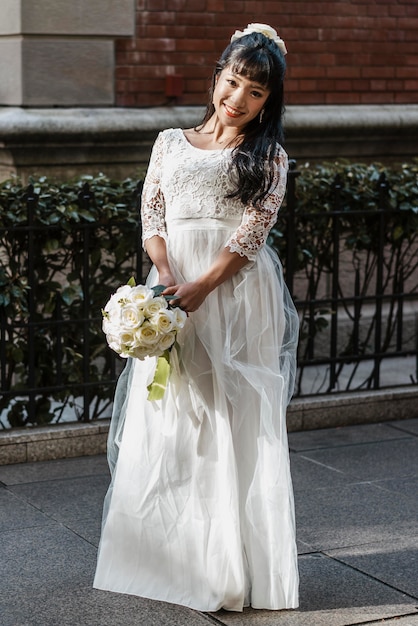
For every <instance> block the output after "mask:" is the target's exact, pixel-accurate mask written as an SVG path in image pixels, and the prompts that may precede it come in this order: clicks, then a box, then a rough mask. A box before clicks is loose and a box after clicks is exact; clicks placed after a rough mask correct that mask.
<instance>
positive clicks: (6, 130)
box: [0, 104, 418, 139]
mask: <svg viewBox="0 0 418 626" xmlns="http://www.w3.org/2000/svg"><path fill="white" fill-rule="evenodd" d="M203 113H204V108H203V107H198V106H183V107H182V106H174V107H169V106H167V107H151V108H146V109H145V108H144V109H140V108H137V109H133V108H126V109H125V108H113V107H109V108H86V107H81V108H75V107H72V108H62V109H57V108H20V107H0V136H1V137H2V138H4V139H7V138H9V137H18V136H21V135H24V136H28V135H29V136H30V135H38V134H43V135H46V136H48V135H79V134H84V133H92V134H96V133H97V134H102V133H104V134H106V135H108V134H113V133H124V132H125V133H132V132H140V131H155V132H158V131H159V130H163V129H164V128H169V127H171V126H175V127H177V126H181V127H186V126H189V125H193V124H196V122H198V121H199V120H200V119H201V118H202V116H203ZM285 126H286V129H287V135H289V136H295V137H296V136H305V135H306V133H309V134H317V133H318V132H319V131H321V133H326V134H327V135H331V136H332V135H335V133H336V132H337V133H341V132H346V133H348V134H351V133H352V132H353V131H354V130H356V129H357V130H361V131H362V132H363V133H370V132H373V133H375V132H377V133H385V134H391V135H392V134H396V135H398V134H399V133H405V134H408V133H410V132H411V131H413V132H417V131H418V107H417V106H416V105H413V104H405V105H383V104H382V105H371V104H370V105H368V104H367V105H366V104H365V105H350V106H348V105H338V106H336V105H323V106H322V105H321V106H318V105H311V106H300V105H293V106H292V105H289V106H288V107H287V108H286V113H285ZM362 138H364V134H363V135H362Z"/></svg>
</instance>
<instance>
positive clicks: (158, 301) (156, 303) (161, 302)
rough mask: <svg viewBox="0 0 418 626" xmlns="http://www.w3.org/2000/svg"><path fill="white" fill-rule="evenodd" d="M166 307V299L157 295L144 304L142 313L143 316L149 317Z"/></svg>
mask: <svg viewBox="0 0 418 626" xmlns="http://www.w3.org/2000/svg"><path fill="white" fill-rule="evenodd" d="M167 307H168V304H167V301H166V299H165V298H162V297H161V296H157V297H156V298H153V299H152V300H151V302H148V304H146V305H145V307H144V315H145V317H151V316H153V315H156V314H157V313H158V312H159V311H161V310H163V309H166V308H167Z"/></svg>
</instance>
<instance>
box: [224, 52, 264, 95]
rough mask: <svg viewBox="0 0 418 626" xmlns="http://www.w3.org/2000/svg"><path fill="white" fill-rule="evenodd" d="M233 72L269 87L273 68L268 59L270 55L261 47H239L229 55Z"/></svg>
mask: <svg viewBox="0 0 418 626" xmlns="http://www.w3.org/2000/svg"><path fill="white" fill-rule="evenodd" d="M228 65H229V67H230V69H231V71H232V72H233V73H234V74H239V75H240V76H244V77H245V78H247V79H248V80H251V81H252V82H254V83H258V84H259V85H262V86H263V87H267V88H268V89H270V88H271V82H272V76H273V75H274V68H273V66H272V62H271V59H270V55H269V54H266V52H265V51H264V50H263V49H262V48H258V49H256V50H254V49H252V50H251V49H250V50H249V49H248V48H241V49H238V50H236V51H235V54H234V53H233V54H232V55H231V58H230V59H229V63H228Z"/></svg>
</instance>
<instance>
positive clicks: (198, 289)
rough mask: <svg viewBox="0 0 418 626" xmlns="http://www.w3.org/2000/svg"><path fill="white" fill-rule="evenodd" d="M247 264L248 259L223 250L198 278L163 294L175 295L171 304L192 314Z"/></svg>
mask: <svg viewBox="0 0 418 626" xmlns="http://www.w3.org/2000/svg"><path fill="white" fill-rule="evenodd" d="M247 263H248V259H247V258H246V257H245V256H244V257H243V256H240V255H239V254H238V253H237V252H230V251H229V250H228V249H227V248H225V249H224V250H223V251H222V252H221V253H220V254H219V255H218V257H217V258H216V260H215V261H214V263H213V264H212V265H211V266H210V268H209V269H208V270H207V271H206V272H205V273H204V274H202V275H201V276H200V277H199V278H197V279H196V280H194V281H192V282H189V283H182V284H180V285H172V286H171V287H168V289H165V291H163V294H164V295H171V294H175V295H176V296H177V299H176V300H173V301H172V303H173V304H176V305H177V306H180V307H181V308H182V309H184V310H185V311H187V313H192V312H193V311H196V309H198V308H199V307H200V305H201V304H202V302H203V301H204V300H205V298H206V297H207V296H208V295H209V294H210V292H211V291H213V290H214V289H216V287H218V286H219V285H221V284H222V283H223V282H225V281H226V280H228V278H231V276H233V275H234V274H236V273H237V272H239V271H240V270H241V269H242V268H243V267H244V266H245V265H246V264H247ZM163 284H164V283H163Z"/></svg>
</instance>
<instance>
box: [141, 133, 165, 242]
mask: <svg viewBox="0 0 418 626" xmlns="http://www.w3.org/2000/svg"><path fill="white" fill-rule="evenodd" d="M163 147H164V145H163V138H162V134H161V133H160V134H159V135H158V137H157V139H156V140H155V143H154V146H153V149H152V152H151V157H150V161H149V165H148V171H147V175H146V176H145V180H144V186H143V189H142V198H141V221H142V243H145V241H146V240H147V239H150V238H151V237H154V235H158V236H159V237H162V238H163V239H167V230H166V225H165V200H164V195H163V193H162V191H161V187H160V180H161V169H162V160H163Z"/></svg>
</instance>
